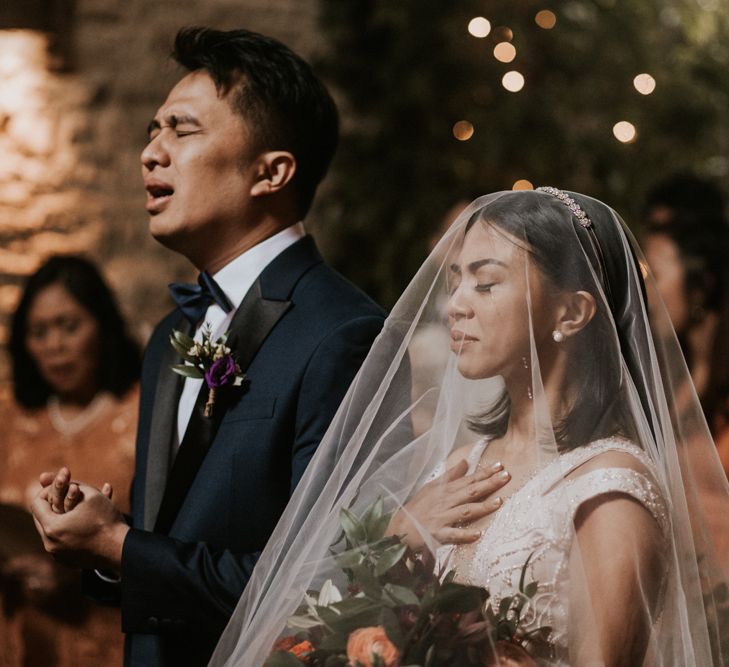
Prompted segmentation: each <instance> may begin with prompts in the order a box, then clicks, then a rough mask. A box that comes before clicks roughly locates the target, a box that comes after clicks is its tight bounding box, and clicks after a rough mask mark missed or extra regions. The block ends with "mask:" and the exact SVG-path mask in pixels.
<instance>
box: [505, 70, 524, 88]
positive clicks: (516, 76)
mask: <svg viewBox="0 0 729 667" xmlns="http://www.w3.org/2000/svg"><path fill="white" fill-rule="evenodd" d="M501 85H502V86H504V88H506V90H508V91H509V92H510V93H518V92H519V91H520V90H521V89H522V88H523V87H524V75H523V74H522V73H521V72H517V71H516V70H512V71H511V72H507V73H506V74H504V76H503V77H502V78H501Z"/></svg>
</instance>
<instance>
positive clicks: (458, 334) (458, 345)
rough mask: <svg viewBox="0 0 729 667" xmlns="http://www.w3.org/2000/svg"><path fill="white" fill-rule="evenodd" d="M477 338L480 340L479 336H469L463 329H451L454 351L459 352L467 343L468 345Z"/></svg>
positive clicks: (452, 348)
mask: <svg viewBox="0 0 729 667" xmlns="http://www.w3.org/2000/svg"><path fill="white" fill-rule="evenodd" d="M476 340H478V338H476V337H474V336H469V335H467V334H465V333H463V331H459V330H458V329H451V350H452V351H453V352H459V351H460V350H462V349H463V348H464V347H465V346H466V345H468V344H469V343H473V342H474V341H476Z"/></svg>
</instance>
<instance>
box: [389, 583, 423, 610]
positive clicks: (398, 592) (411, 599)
mask: <svg viewBox="0 0 729 667" xmlns="http://www.w3.org/2000/svg"><path fill="white" fill-rule="evenodd" d="M382 592H383V595H387V596H388V597H389V598H390V599H391V600H392V601H393V602H395V603H396V604H401V605H420V600H419V599H418V596H417V595H415V593H414V592H413V591H412V590H411V589H409V588H405V587H404V586H396V585H395V584H385V587H384V588H383V589H382Z"/></svg>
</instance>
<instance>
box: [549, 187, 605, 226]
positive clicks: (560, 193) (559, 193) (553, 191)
mask: <svg viewBox="0 0 729 667" xmlns="http://www.w3.org/2000/svg"><path fill="white" fill-rule="evenodd" d="M537 192H546V193H547V194H548V195H552V196H553V197H557V199H559V200H560V201H561V202H562V203H563V204H564V205H565V206H567V208H569V210H570V211H572V215H574V216H575V218H577V221H578V222H579V223H580V224H581V225H582V226H583V227H584V228H585V229H591V228H592V220H590V218H588V217H587V213H585V212H584V211H583V210H582V209H581V208H580V205H579V204H578V203H577V202H576V201H575V200H574V199H572V197H570V196H569V195H568V194H567V193H566V192H565V191H564V190H560V189H558V188H553V187H551V186H548V185H547V186H544V187H541V188H537Z"/></svg>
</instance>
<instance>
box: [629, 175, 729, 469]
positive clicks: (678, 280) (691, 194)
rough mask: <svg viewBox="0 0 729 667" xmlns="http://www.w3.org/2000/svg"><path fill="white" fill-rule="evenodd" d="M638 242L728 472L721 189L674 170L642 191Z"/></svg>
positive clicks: (727, 234)
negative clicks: (643, 223) (643, 204)
mask: <svg viewBox="0 0 729 667" xmlns="http://www.w3.org/2000/svg"><path fill="white" fill-rule="evenodd" d="M644 219H645V221H646V223H647V227H646V229H645V232H644V238H643V247H644V250H645V255H646V260H647V261H648V264H649V266H650V268H651V270H652V272H653V276H654V278H655V282H656V288H657V290H658V293H659V295H660V297H661V299H662V300H663V303H664V304H665V306H666V309H667V311H668V314H669V316H670V318H671V323H672V324H673V328H674V329H675V330H676V335H677V337H678V341H679V343H680V345H681V349H682V351H683V353H684V356H685V358H686V362H687V364H688V366H689V370H690V372H691V379H692V380H693V384H694V386H695V387H696V393H697V394H698V396H699V399H700V401H701V405H702V407H703V410H704V414H705V415H706V421H707V423H708V424H709V427H710V428H711V430H712V434H713V436H714V440H715V442H716V445H717V448H718V451H719V456H720V458H721V460H722V464H723V466H724V470H725V471H726V472H727V475H729V302H728V300H727V288H728V287H729V276H727V269H726V263H727V259H728V258H729V227H728V226H727V222H726V220H725V218H724V202H723V198H722V193H721V191H720V190H719V189H718V188H717V187H716V186H715V185H714V184H713V183H711V182H710V181H706V180H703V179H700V178H698V177H696V176H693V175H691V174H676V175H674V176H672V177H669V178H668V179H666V180H665V181H662V182H661V183H659V184H658V185H656V187H655V188H654V189H653V190H652V191H651V192H650V194H649V195H648V198H647V204H646V207H645V212H644Z"/></svg>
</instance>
